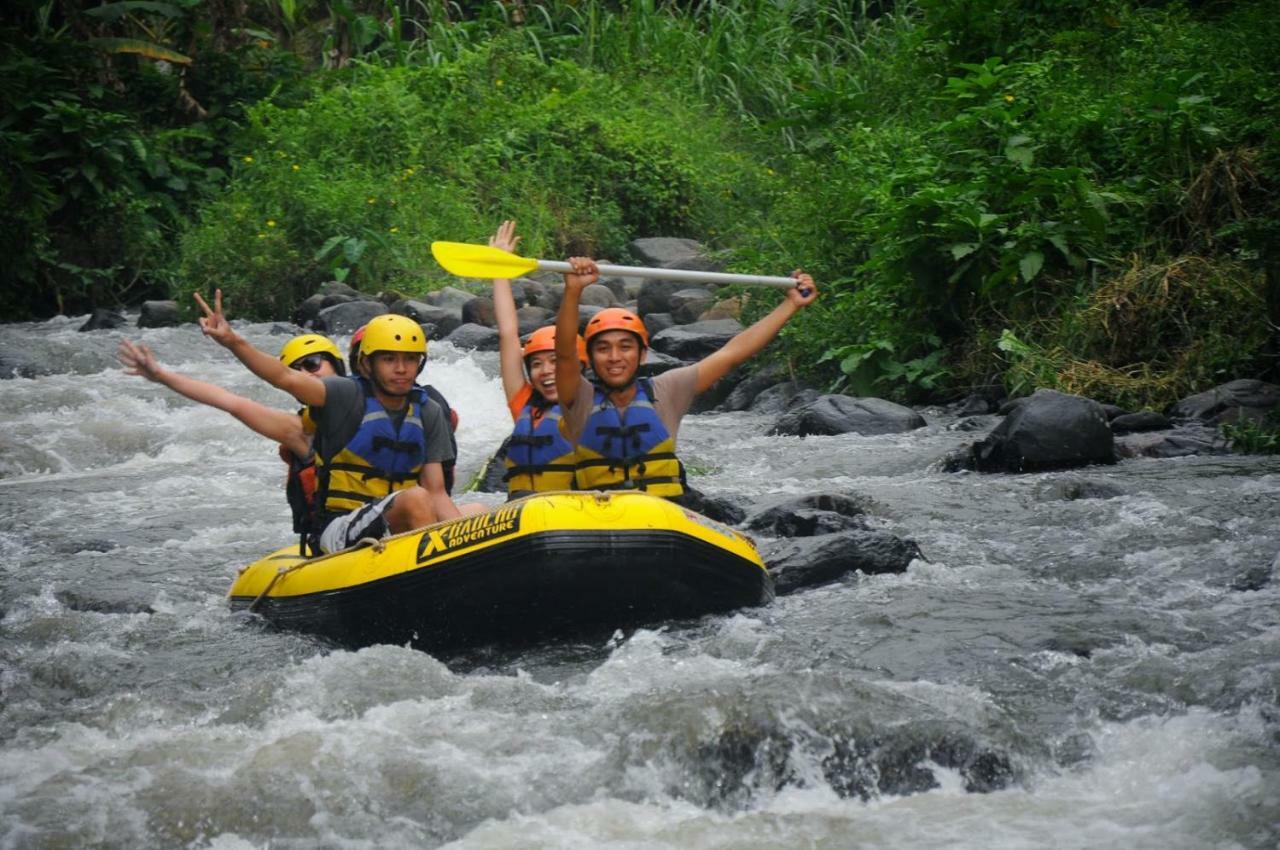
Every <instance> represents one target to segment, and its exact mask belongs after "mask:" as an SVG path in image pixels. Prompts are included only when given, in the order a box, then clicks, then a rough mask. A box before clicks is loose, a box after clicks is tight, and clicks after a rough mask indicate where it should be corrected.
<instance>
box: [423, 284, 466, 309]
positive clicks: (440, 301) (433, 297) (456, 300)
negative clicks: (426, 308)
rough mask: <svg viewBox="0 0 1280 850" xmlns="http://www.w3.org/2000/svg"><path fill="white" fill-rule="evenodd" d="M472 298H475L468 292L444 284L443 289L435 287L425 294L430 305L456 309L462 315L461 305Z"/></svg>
mask: <svg viewBox="0 0 1280 850" xmlns="http://www.w3.org/2000/svg"><path fill="white" fill-rule="evenodd" d="M472 298H475V296H474V295H472V294H471V293H470V292H464V291H463V290H461V289H458V288H457V287H454V286H446V287H445V288H444V289H437V290H436V291H435V292H428V293H427V295H426V299H427V303H428V304H430V305H431V306H432V307H444V308H446V309H449V310H457V311H458V315H462V308H463V306H464V305H465V304H466V303H467V302H468V301H470V300H471V299H472Z"/></svg>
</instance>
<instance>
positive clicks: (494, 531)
mask: <svg viewBox="0 0 1280 850" xmlns="http://www.w3.org/2000/svg"><path fill="white" fill-rule="evenodd" d="M522 510H524V506H523V505H518V506H514V507H503V508H499V509H498V510H496V511H489V512H486V513H482V514H476V515H475V516H469V517H466V518H465V519H460V520H457V521H455V522H451V523H449V524H448V525H444V526H441V527H439V528H432V529H428V530H427V532H426V533H424V534H423V535H422V539H421V540H420V541H418V563H419V564H422V563H425V562H427V561H430V560H431V559H433V558H437V557H439V556H441V555H444V554H446V553H448V552H452V551H453V550H455V549H460V548H462V547H464V546H473V545H475V544H477V543H484V542H486V541H489V540H493V539H495V538H498V537H506V536H508V535H511V534H515V533H516V532H517V531H519V530H520V512H521V511H522Z"/></svg>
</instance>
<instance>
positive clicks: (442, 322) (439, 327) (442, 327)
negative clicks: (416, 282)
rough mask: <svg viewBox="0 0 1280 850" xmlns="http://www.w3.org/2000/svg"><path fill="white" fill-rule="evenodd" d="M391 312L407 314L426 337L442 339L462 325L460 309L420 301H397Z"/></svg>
mask: <svg viewBox="0 0 1280 850" xmlns="http://www.w3.org/2000/svg"><path fill="white" fill-rule="evenodd" d="M391 312H393V313H396V314H398V315H401V316H408V317H409V318H410V319H413V320H414V321H415V322H417V323H418V324H420V325H422V329H423V330H424V331H426V334H427V339H429V340H437V339H444V338H445V337H447V336H448V335H449V334H451V333H453V332H454V331H455V330H457V329H458V328H459V327H460V326H461V325H462V310H461V309H457V308H452V307H434V306H432V305H430V304H425V303H423V302H421V301H399V302H397V303H395V304H394V305H392V307H391Z"/></svg>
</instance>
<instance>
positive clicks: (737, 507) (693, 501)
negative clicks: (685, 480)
mask: <svg viewBox="0 0 1280 850" xmlns="http://www.w3.org/2000/svg"><path fill="white" fill-rule="evenodd" d="M674 501H675V502H676V503H677V504H679V505H680V506H681V507H685V508H688V509H689V510H691V511H697V512H698V513H700V514H702V515H703V516H705V517H707V518H708V519H714V520H715V521H716V522H723V523H724V524H725V525H737V524H738V523H740V522H742V518H743V517H745V516H746V515H747V512H746V509H745V508H744V507H743V506H742V503H741V502H740V501H738V500H735V499H731V498H729V497H728V496H710V495H707V494H706V493H703V492H702V491H701V490H697V489H695V488H693V487H685V493H684V495H683V496H680V497H679V498H678V499H675V500H674Z"/></svg>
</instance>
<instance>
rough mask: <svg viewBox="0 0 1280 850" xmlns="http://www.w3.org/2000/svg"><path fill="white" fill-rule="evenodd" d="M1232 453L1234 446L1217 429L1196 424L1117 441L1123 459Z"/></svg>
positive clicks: (1117, 450) (1120, 438)
mask: <svg viewBox="0 0 1280 850" xmlns="http://www.w3.org/2000/svg"><path fill="white" fill-rule="evenodd" d="M1230 450H1231V447H1230V444H1229V443H1228V442H1227V440H1226V439H1225V438H1224V437H1223V436H1222V435H1221V434H1219V433H1218V430H1217V429H1216V428H1211V427H1209V426H1207V425H1200V424H1196V423H1188V424H1186V425H1179V426H1177V427H1175V428H1171V429H1169V430H1167V431H1149V432H1146V433H1139V434H1125V435H1123V436H1120V437H1117V438H1116V457H1119V458H1133V457H1158V458H1168V457H1188V456H1190V455H1216V454H1226V453H1227V452H1229V451H1230Z"/></svg>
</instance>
